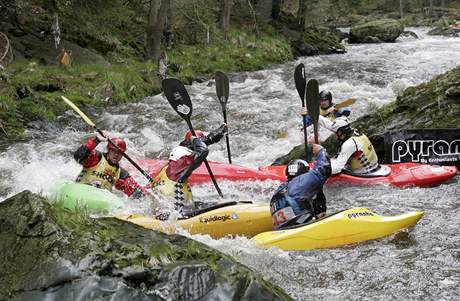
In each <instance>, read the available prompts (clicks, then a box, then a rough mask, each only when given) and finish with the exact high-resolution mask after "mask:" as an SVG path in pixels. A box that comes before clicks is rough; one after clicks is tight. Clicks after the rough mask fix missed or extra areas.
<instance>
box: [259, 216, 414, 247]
mask: <svg viewBox="0 0 460 301" xmlns="http://www.w3.org/2000/svg"><path fill="white" fill-rule="evenodd" d="M422 216H423V212H419V211H417V212H409V213H405V214H401V215H396V216H390V217H383V216H379V215H378V214H376V213H374V212H372V211H371V210H369V209H368V208H352V209H348V210H345V211H341V212H338V213H336V214H334V215H330V216H328V217H326V218H324V219H321V220H319V221H315V222H313V223H310V224H307V225H304V226H298V227H295V228H289V229H283V230H275V231H269V232H264V233H260V234H258V235H256V236H255V237H253V238H252V241H253V242H254V243H255V245H257V246H259V247H279V248H281V249H283V250H310V249H320V248H334V247H339V246H344V245H348V244H354V243H359V242H363V241H367V240H372V239H377V238H381V237H385V236H388V235H390V234H392V233H395V232H397V231H399V230H401V229H404V228H407V227H410V226H412V225H415V224H416V223H417V222H418V221H419V220H420V219H421V218H422Z"/></svg>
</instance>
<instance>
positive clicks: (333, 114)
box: [319, 90, 351, 120]
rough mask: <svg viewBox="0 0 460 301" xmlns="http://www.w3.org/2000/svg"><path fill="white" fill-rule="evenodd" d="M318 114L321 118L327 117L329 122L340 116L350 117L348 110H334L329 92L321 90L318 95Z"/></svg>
mask: <svg viewBox="0 0 460 301" xmlns="http://www.w3.org/2000/svg"><path fill="white" fill-rule="evenodd" d="M319 106H320V110H319V113H320V115H321V116H324V117H327V118H329V119H331V120H334V119H336V118H337V117H341V116H350V113H351V111H350V109H349V108H341V109H335V108H334V103H333V102H332V93H331V91H326V90H323V91H321V92H320V93H319Z"/></svg>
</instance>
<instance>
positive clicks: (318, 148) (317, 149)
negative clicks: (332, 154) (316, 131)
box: [312, 143, 323, 155]
mask: <svg viewBox="0 0 460 301" xmlns="http://www.w3.org/2000/svg"><path fill="white" fill-rule="evenodd" d="M312 147H313V154H314V155H316V154H318V153H319V152H320V151H321V150H322V149H323V147H322V146H321V145H319V144H316V143H312Z"/></svg>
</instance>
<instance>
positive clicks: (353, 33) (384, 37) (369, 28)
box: [348, 19, 404, 43]
mask: <svg viewBox="0 0 460 301" xmlns="http://www.w3.org/2000/svg"><path fill="white" fill-rule="evenodd" d="M403 31H404V27H403V25H402V24H401V23H400V22H399V21H396V20H387V19H384V20H377V21H372V22H368V23H364V24H361V25H356V26H353V27H352V28H351V29H350V36H349V38H348V42H350V43H369V42H372V43H375V42H376V41H377V40H376V39H378V40H379V41H382V42H394V41H395V40H396V39H397V38H398V37H399V35H400V34H401V33H402V32H403ZM369 37H371V38H369Z"/></svg>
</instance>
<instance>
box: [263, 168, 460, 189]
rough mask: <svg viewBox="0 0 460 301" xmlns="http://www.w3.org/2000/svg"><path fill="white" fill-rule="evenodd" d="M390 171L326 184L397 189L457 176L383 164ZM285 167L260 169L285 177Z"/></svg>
mask: <svg viewBox="0 0 460 301" xmlns="http://www.w3.org/2000/svg"><path fill="white" fill-rule="evenodd" d="M382 165H383V166H384V167H385V168H387V169H389V172H390V173H389V175H387V176H375V177H362V176H354V175H349V174H344V173H340V174H337V175H333V176H331V177H330V178H329V179H328V180H327V182H326V184H334V183H337V184H351V185H363V186H367V185H376V184H377V185H392V186H397V187H408V186H418V187H428V186H434V185H438V184H441V183H443V182H445V181H447V180H449V179H451V178H453V177H455V176H456V175H457V167H455V166H436V165H428V164H419V163H398V164H382ZM285 167H286V166H285V165H284V166H283V165H281V166H266V167H259V169H260V170H263V171H266V172H272V173H275V174H278V175H280V176H281V175H284V169H285Z"/></svg>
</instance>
